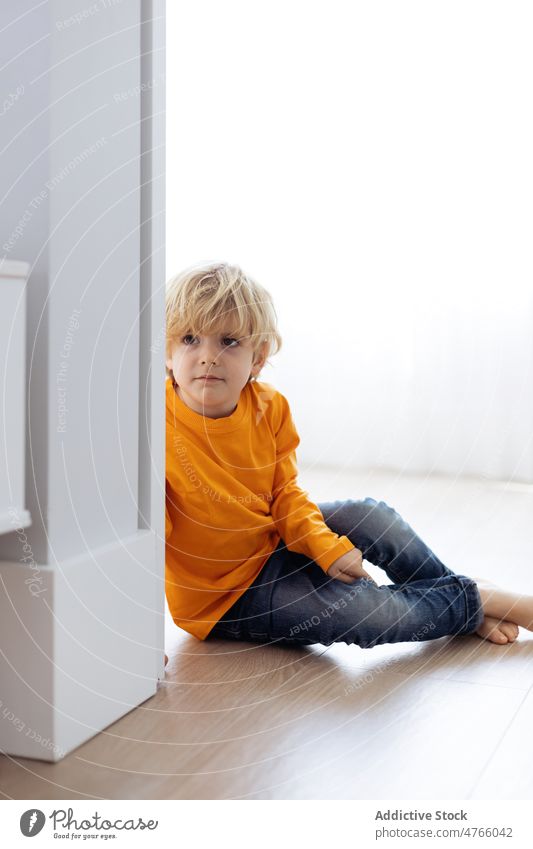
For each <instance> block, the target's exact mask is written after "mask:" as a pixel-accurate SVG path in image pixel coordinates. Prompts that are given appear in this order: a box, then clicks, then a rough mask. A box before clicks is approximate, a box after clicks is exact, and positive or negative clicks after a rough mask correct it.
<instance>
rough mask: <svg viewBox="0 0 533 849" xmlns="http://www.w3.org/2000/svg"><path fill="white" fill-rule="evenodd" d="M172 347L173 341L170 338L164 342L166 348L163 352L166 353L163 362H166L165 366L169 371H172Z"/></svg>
mask: <svg viewBox="0 0 533 849" xmlns="http://www.w3.org/2000/svg"><path fill="white" fill-rule="evenodd" d="M173 348H174V343H173V342H171V341H170V340H168V341H167V343H166V348H165V353H166V360H165V362H166V366H167V368H168V369H169V370H170V371H172V349H173Z"/></svg>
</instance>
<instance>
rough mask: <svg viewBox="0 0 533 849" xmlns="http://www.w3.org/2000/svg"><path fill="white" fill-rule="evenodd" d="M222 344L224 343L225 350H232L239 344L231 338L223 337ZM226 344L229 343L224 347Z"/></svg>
mask: <svg viewBox="0 0 533 849" xmlns="http://www.w3.org/2000/svg"><path fill="white" fill-rule="evenodd" d="M222 342H223V343H224V347H226V348H234V347H235V346H236V345H238V344H239V341H238V339H234V338H233V336H224V337H223V339H222ZM226 342H229V345H226V344H225V343H226Z"/></svg>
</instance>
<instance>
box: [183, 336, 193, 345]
mask: <svg viewBox="0 0 533 849" xmlns="http://www.w3.org/2000/svg"><path fill="white" fill-rule="evenodd" d="M189 339H194V336H193V335H192V333H187V335H186V336H184V337H183V339H182V340H181V341H182V342H183V343H184V344H185V345H189V344H190V343H189V342H188V340H189Z"/></svg>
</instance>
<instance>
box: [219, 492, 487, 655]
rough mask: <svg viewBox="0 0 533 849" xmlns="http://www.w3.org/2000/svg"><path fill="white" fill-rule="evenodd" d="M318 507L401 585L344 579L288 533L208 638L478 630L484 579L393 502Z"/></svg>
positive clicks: (323, 638)
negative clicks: (452, 561)
mask: <svg viewBox="0 0 533 849" xmlns="http://www.w3.org/2000/svg"><path fill="white" fill-rule="evenodd" d="M318 507H319V509H320V512H321V513H322V516H323V518H324V521H325V523H326V524H327V525H328V527H329V528H331V530H333V531H335V532H336V533H337V534H339V535H341V536H342V535H346V536H347V537H348V538H349V539H350V541H351V542H352V543H353V544H354V545H355V546H356V547H357V548H359V549H360V550H361V551H362V553H363V557H364V558H365V559H366V560H368V561H369V563H374V564H375V565H376V566H380V567H381V568H382V569H383V570H384V571H385V572H386V574H387V576H388V577H389V579H390V580H391V581H394V583H393V584H384V585H382V586H378V585H377V584H374V583H373V582H371V581H369V580H368V579H367V578H365V577H362V578H357V579H355V581H354V582H353V583H352V584H345V583H343V582H342V581H338V580H336V579H335V578H331V577H330V576H329V575H326V573H325V572H324V570H323V569H321V567H320V566H319V565H318V564H317V563H315V562H314V561H313V560H311V561H310V560H309V559H308V558H307V557H306V556H305V555H303V554H298V553H297V552H294V551H289V549H288V548H286V546H285V543H284V542H283V540H280V542H279V545H278V546H277V548H276V549H275V550H274V551H273V553H272V554H271V555H270V557H269V558H268V560H267V561H266V563H265V565H264V566H263V568H262V570H261V572H260V573H259V575H258V576H257V578H256V579H255V581H254V582H253V583H252V584H251V585H250V587H248V589H247V590H246V591H245V592H244V593H243V594H242V595H241V596H240V598H238V599H237V601H236V602H235V604H233V605H232V607H230V609H229V610H228V611H226V613H225V614H224V616H222V618H221V619H220V620H219V621H218V622H217V623H216V624H215V626H214V627H213V628H212V629H211V631H210V632H209V634H208V636H207V639H210V638H211V637H223V638H230V639H236V640H248V641H254V642H256V641H259V642H266V643H299V644H302V643H303V644H307V645H310V644H312V643H322V644H323V645H326V646H329V645H331V644H332V643H335V642H343V643H348V644H350V643H356V644H357V645H358V646H361V648H371V647H372V646H375V645H377V644H378V643H398V642H406V641H412V640H436V639H438V638H439V637H443V636H445V635H447V634H469V633H472V632H474V631H476V630H477V628H479V626H480V625H481V623H482V622H483V618H484V614H483V608H482V604H481V598H480V595H479V591H478V588H477V585H476V583H475V581H474V580H473V579H472V578H468V577H466V576H465V575H456V574H455V573H454V572H452V571H451V570H450V569H448V568H447V567H446V566H444V564H443V563H441V561H440V560H439V559H438V557H436V556H435V554H433V552H432V551H431V549H429V548H428V546H427V545H426V544H425V543H424V542H423V541H422V540H421V539H420V537H419V536H417V534H416V533H415V532H414V531H413V530H412V528H411V527H410V526H409V525H408V524H407V522H405V521H404V520H403V519H402V517H401V516H400V515H399V513H397V512H396V511H395V510H394V509H393V508H392V507H389V506H388V505H387V504H386V503H385V502H384V501H380V502H377V501H375V500H374V499H373V498H365V499H363V500H360V501H352V500H346V501H332V502H328V503H325V504H319V505H318Z"/></svg>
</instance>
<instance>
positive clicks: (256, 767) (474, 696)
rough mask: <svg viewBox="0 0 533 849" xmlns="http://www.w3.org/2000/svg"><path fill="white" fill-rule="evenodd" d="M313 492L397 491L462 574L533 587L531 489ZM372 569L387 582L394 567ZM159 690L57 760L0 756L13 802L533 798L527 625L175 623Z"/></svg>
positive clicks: (413, 486)
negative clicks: (271, 632) (443, 629)
mask: <svg viewBox="0 0 533 849" xmlns="http://www.w3.org/2000/svg"><path fill="white" fill-rule="evenodd" d="M300 480H301V483H302V485H303V486H305V488H306V489H308V491H309V494H310V496H311V497H312V498H313V499H314V500H315V501H318V502H320V501H327V500H332V499H334V498H348V497H351V498H361V497H364V496H367V495H370V496H372V497H374V498H377V499H383V500H385V501H387V502H388V503H389V504H391V506H393V507H395V508H396V509H397V510H398V511H399V512H400V513H402V515H403V516H404V518H406V519H407V521H408V522H409V523H410V524H411V525H412V526H413V527H414V528H415V529H416V530H417V531H418V533H419V534H420V535H421V536H422V538H423V539H425V540H426V541H427V542H428V543H429V544H430V545H431V546H432V548H433V549H434V550H435V552H436V553H437V554H438V555H439V556H440V557H441V559H442V560H444V562H445V563H447V565H448V566H450V567H451V568H452V569H454V571H456V572H459V573H461V574H467V575H485V576H486V577H487V578H489V579H491V580H494V581H497V582H498V583H501V584H502V585H504V586H508V587H510V588H514V589H520V590H521V591H524V592H529V593H532V594H533V555H532V552H533V522H532V521H531V517H532V515H533V509H532V508H533V488H532V487H526V486H523V485H519V484H518V485H514V486H509V485H505V484H497V483H487V482H486V481H485V482H483V481H475V480H470V481H465V480H462V481H454V480H447V479H444V478H435V477H433V478H432V479H430V480H429V479H425V478H423V477H420V478H414V477H411V478H408V477H407V476H406V475H405V474H402V475H400V476H398V477H396V476H394V475H386V474H384V473H380V474H376V473H369V474H368V475H365V474H361V475H357V476H355V475H351V476H350V475H348V474H346V473H337V472H336V471H332V470H327V469H322V470H316V469H315V470H314V471H313V472H312V473H309V472H307V473H305V472H302V474H301V478H300ZM369 571H370V572H371V574H373V576H374V577H377V578H378V579H379V581H380V582H381V583H388V579H387V577H386V575H385V574H384V573H383V572H381V570H379V569H378V568H376V567H372V566H370V567H369ZM167 631H168V633H167V646H166V649H167V654H168V655H169V657H170V661H169V665H168V667H167V675H166V680H165V681H164V683H162V685H161V686H160V688H159V691H158V693H157V694H156V695H155V696H154V697H153V698H152V699H150V700H149V701H147V702H145V703H144V704H143V705H141V706H140V707H139V708H137V709H136V710H134V711H132V712H131V713H129V714H128V715H127V716H125V717H124V718H123V719H121V720H120V721H118V722H116V723H115V724H114V725H112V726H110V727H109V728H108V729H107V730H106V731H105V732H104V733H102V734H98V735H97V736H96V737H94V738H93V739H92V740H90V741H89V742H88V743H86V744H84V745H83V746H81V747H79V748H78V749H77V750H76V751H74V752H72V753H71V754H70V755H69V756H67V757H66V758H65V759H64V760H63V761H61V762H60V763H57V764H54V765H51V764H46V763H43V762H38V761H32V760H27V759H13V758H9V757H2V758H0V792H1V793H2V795H3V796H4V797H5V798H14V799H22V798H27V799H83V798H89V799H102V798H103V799H107V798H109V799H159V798H161V799H243V798H246V799H375V798H379V799H388V798H391V799H492V798H494V799H530V798H531V796H532V794H533V770H532V768H531V764H532V763H533V734H532V733H531V725H532V722H533V686H532V685H533V634H530V633H529V632H526V631H524V630H522V629H521V631H520V637H519V639H518V641H517V642H516V643H514V644H512V645H508V646H504V647H501V646H497V645H494V644H489V643H486V642H483V641H482V640H480V639H479V638H478V637H476V636H470V635H469V636H463V637H445V638H442V639H439V640H434V641H429V642H423V643H414V644H413V643H397V644H395V645H387V646H376V647H375V648H373V649H366V650H365V649H360V648H359V647H358V646H347V645H345V644H344V643H340V644H337V645H335V646H330V647H329V648H328V647H325V646H311V647H301V648H294V649H293V648H290V647H285V648H282V647H279V646H278V647H273V646H262V645H259V644H255V643H254V644H252V643H244V642H243V643H231V642H226V641H222V640H219V641H213V642H211V643H203V642H200V641H198V640H196V639H195V638H193V637H191V636H189V635H188V634H186V633H185V632H182V631H180V630H179V629H178V628H177V627H176V626H175V625H174V623H173V622H172V621H169V623H168V629H167Z"/></svg>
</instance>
